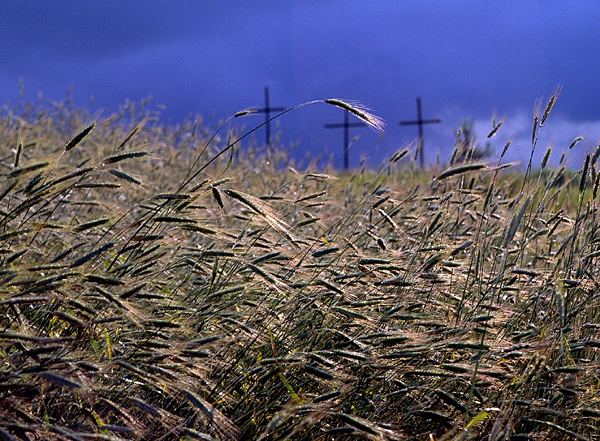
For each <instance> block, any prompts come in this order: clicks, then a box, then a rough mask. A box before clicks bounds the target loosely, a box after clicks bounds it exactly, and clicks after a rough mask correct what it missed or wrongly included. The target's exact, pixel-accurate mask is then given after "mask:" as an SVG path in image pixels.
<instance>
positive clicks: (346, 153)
mask: <svg viewBox="0 0 600 441" xmlns="http://www.w3.org/2000/svg"><path fill="white" fill-rule="evenodd" d="M364 125H365V124H364V123H351V122H349V121H348V112H347V111H345V110H344V122H343V123H342V124H325V128H326V129H339V128H343V129H344V170H348V167H349V151H350V134H349V131H348V129H349V128H350V127H363V126H364Z"/></svg>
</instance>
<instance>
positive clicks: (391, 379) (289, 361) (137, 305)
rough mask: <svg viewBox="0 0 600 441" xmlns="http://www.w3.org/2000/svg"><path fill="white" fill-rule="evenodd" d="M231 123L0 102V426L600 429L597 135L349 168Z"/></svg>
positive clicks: (133, 433) (337, 434)
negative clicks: (477, 155)
mask: <svg viewBox="0 0 600 441" xmlns="http://www.w3.org/2000/svg"><path fill="white" fill-rule="evenodd" d="M325 104H330V105H336V106H341V107H344V105H345V103H344V102H340V101H338V100H326V102H325ZM552 104H553V100H552V99H551V100H550V102H549V103H548V106H547V107H546V109H545V111H544V112H542V111H540V112H539V114H537V115H535V116H534V118H533V122H534V127H533V131H532V145H530V146H517V147H515V146H507V147H506V148H521V149H522V148H531V149H532V151H533V149H535V148H543V147H539V146H537V139H538V136H539V132H540V130H543V127H542V126H543V124H544V122H545V120H546V118H547V116H548V113H549V112H550V110H551V107H552ZM317 105H321V104H319V103H317ZM347 106H348V108H346V110H348V111H350V112H351V113H353V115H354V116H357V117H359V118H362V119H363V120H364V119H365V118H366V119H369V118H372V120H371V122H372V123H373V124H374V125H375V126H376V125H377V124H378V120H376V119H375V118H374V117H372V115H370V114H368V113H367V114H365V113H363V111H362V110H361V109H359V108H356V107H353V106H352V105H347ZM542 110H544V109H543V108H542ZM357 112H358V113H357ZM244 115H245V112H241V113H239V114H237V115H236V117H238V118H241V117H243V116H244ZM236 120H237V119H236ZM232 127H235V126H231V125H230V123H226V124H225V125H224V126H223V127H222V128H221V129H218V128H217V129H209V128H206V127H204V126H203V125H202V124H201V123H200V122H199V121H196V122H193V121H192V122H189V123H186V124H182V125H180V126H164V125H161V124H160V123H159V122H157V119H156V116H155V115H153V114H152V113H151V112H150V113H148V112H146V111H145V110H144V108H143V107H142V108H140V107H138V106H136V105H134V104H131V103H130V104H128V105H126V106H124V107H123V108H122V109H120V112H119V113H116V114H115V115H112V116H110V117H108V118H105V119H100V120H97V121H95V120H94V119H93V118H90V117H89V115H87V113H86V112H85V111H83V110H80V109H75V108H73V106H71V105H69V103H54V104H53V105H47V104H46V105H44V106H40V105H37V104H30V105H22V106H18V107H15V108H5V109H3V111H2V114H1V117H0V140H1V142H2V151H1V163H0V166H1V167H0V173H1V174H0V259H1V260H2V266H1V269H0V439H2V440H47V439H56V440H78V441H79V440H96V439H100V440H213V439H214V440H237V439H240V440H255V439H259V440H265V441H266V440H286V439H289V440H323V441H325V440H351V439H374V440H378V439H379V440H385V439H390V440H405V439H406V440H436V441H437V440H467V439H481V440H526V439H531V440H561V439H565V440H566V439H578V440H588V439H589V440H591V439H600V438H599V435H598V433H600V429H599V427H600V395H599V393H598V389H597V388H598V387H599V386H600V384H599V378H598V375H599V357H598V351H599V350H600V311H599V309H598V306H597V305H598V298H599V297H600V294H599V293H600V291H599V290H598V287H599V282H598V280H596V279H597V275H596V269H597V267H598V262H599V260H598V259H600V231H598V230H596V226H597V225H598V220H597V216H598V213H597V190H598V183H599V180H600V178H599V176H600V175H598V174H597V171H596V167H597V160H598V157H599V155H600V149H597V150H595V151H592V152H590V153H589V154H588V155H587V157H586V161H585V166H584V167H583V168H582V169H581V170H579V171H573V170H569V169H567V168H566V166H564V165H563V164H565V163H566V160H563V161H561V163H560V164H559V166H558V167H557V168H550V167H549V166H548V163H549V161H548V157H549V155H550V153H551V152H550V150H548V151H547V154H546V155H545V156H544V159H543V160H542V163H541V164H535V163H530V164H528V165H527V164H525V165H526V166H527V168H525V167H523V169H517V168H514V167H511V166H510V164H505V163H504V162H503V156H504V153H505V152H506V149H505V151H504V152H497V157H496V158H488V159H485V160H483V161H476V162H474V161H469V152H468V151H467V152H466V154H462V155H459V156H460V157H461V158H462V159H461V161H460V162H455V163H452V164H449V165H447V166H445V167H443V168H440V167H438V168H437V169H428V170H420V169H418V168H417V167H416V166H415V164H413V163H411V162H410V157H412V156H413V152H411V153H410V154H409V153H408V151H405V150H402V149H401V151H399V152H398V153H397V154H395V155H394V156H392V158H391V159H390V161H389V162H388V163H386V164H383V165H382V167H381V169H380V170H379V171H373V170H354V171H353V172H350V173H345V174H339V173H336V172H333V171H325V172H324V171H322V170H316V169H313V168H312V167H311V166H310V165H308V166H300V165H297V164H296V163H295V162H294V160H293V159H292V158H290V157H288V156H287V155H286V153H285V149H283V148H281V149H279V148H277V147H273V148H271V149H270V150H269V151H268V152H264V151H262V150H261V149H252V148H250V147H248V144H247V143H244V144H243V143H237V144H236V143H235V142H236V140H238V139H239V138H240V137H242V136H243V135H244V133H243V132H239V131H238V130H237V129H235V128H232ZM376 128H378V127H376ZM248 139H249V137H247V138H245V141H244V142H246V141H247V140H248ZM242 144H243V145H244V146H245V147H244V149H240V146H241V145H242ZM471 147H472V146H471ZM463 153H464V152H463Z"/></svg>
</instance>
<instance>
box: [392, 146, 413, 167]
mask: <svg viewBox="0 0 600 441" xmlns="http://www.w3.org/2000/svg"><path fill="white" fill-rule="evenodd" d="M409 151H410V150H409V149H408V148H405V149H403V150H399V151H397V152H396V153H394V154H393V155H392V157H391V158H390V164H393V163H395V162H398V161H400V160H401V159H402V158H404V157H405V156H406V155H408V153H409Z"/></svg>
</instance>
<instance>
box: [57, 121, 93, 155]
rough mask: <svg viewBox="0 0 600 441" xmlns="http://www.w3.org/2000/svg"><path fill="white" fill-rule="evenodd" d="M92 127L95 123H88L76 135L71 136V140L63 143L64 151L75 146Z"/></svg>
mask: <svg viewBox="0 0 600 441" xmlns="http://www.w3.org/2000/svg"><path fill="white" fill-rule="evenodd" d="M94 127H96V123H92V124H90V125H89V126H87V127H86V128H85V129H83V130H82V131H81V132H79V133H78V134H77V135H75V136H74V137H73V138H71V140H70V141H69V142H67V145H65V152H68V151H69V150H71V149H73V148H75V147H76V146H77V144H79V143H80V142H81V141H83V139H84V138H85V137H86V136H88V135H89V134H90V132H91V131H92V130H93V129H94Z"/></svg>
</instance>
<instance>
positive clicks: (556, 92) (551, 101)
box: [540, 84, 562, 127]
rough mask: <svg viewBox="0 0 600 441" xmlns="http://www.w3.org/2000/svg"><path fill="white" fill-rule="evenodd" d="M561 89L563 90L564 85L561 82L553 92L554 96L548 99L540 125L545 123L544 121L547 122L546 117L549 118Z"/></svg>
mask: <svg viewBox="0 0 600 441" xmlns="http://www.w3.org/2000/svg"><path fill="white" fill-rule="evenodd" d="M561 90H562V85H560V84H559V85H558V86H556V88H555V89H554V91H553V92H552V96H550V99H549V100H548V104H546V109H545V110H544V114H543V115H542V120H541V121H540V127H541V126H543V125H544V123H545V122H546V119H547V118H548V115H550V112H551V111H552V108H553V107H554V104H556V99H557V98H558V95H560V92H561Z"/></svg>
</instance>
